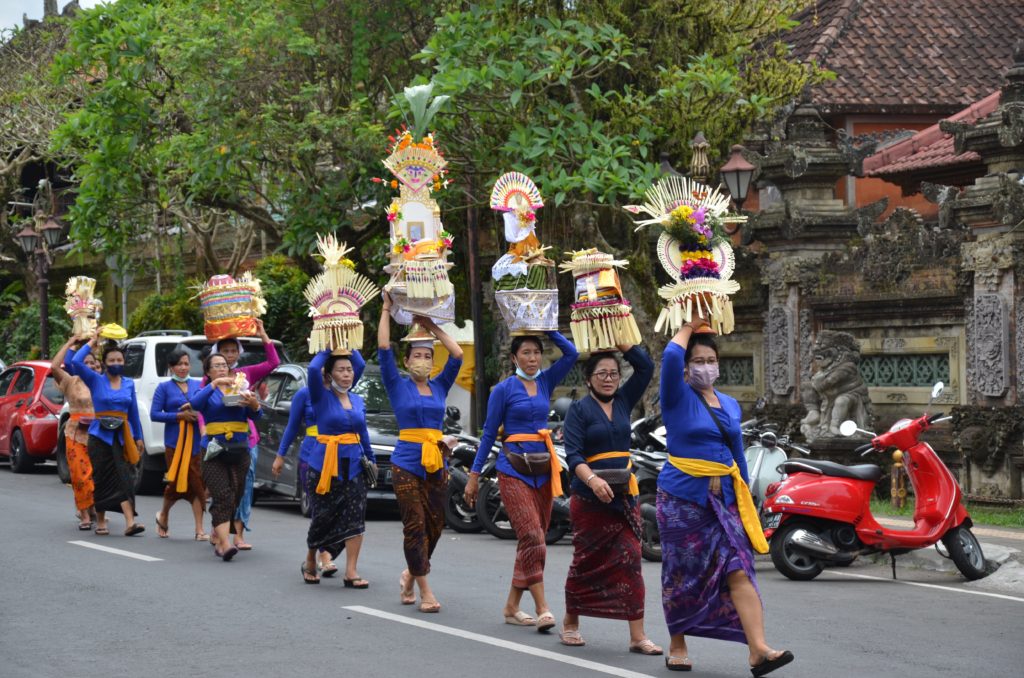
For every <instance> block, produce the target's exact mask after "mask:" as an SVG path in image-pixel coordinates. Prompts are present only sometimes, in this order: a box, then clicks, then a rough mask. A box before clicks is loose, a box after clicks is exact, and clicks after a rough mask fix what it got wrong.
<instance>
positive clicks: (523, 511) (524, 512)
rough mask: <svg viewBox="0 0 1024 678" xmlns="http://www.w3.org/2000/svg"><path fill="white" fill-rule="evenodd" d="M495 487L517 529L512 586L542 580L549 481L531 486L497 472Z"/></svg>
mask: <svg viewBox="0 0 1024 678" xmlns="http://www.w3.org/2000/svg"><path fill="white" fill-rule="evenodd" d="M498 490H499V491H500V492H501V501H502V503H504V504H505V511H506V512H507V513H508V520H509V522H510V523H512V529H513V530H515V533H516V542H517V544H516V564H515V567H514V568H513V570H512V586H514V587H516V588H517V589H528V588H530V587H531V586H533V585H534V584H541V583H543V582H544V562H545V560H546V558H547V553H548V547H547V544H546V543H545V542H544V536H545V535H546V534H547V531H548V525H549V524H550V523H551V483H544V484H543V485H541V486H540V487H538V488H533V487H530V486H529V485H527V484H526V483H524V482H523V481H522V480H519V479H518V478H515V477H513V476H508V475H505V474H504V473H499V474H498Z"/></svg>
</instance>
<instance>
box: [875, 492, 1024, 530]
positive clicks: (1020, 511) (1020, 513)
mask: <svg viewBox="0 0 1024 678" xmlns="http://www.w3.org/2000/svg"><path fill="white" fill-rule="evenodd" d="M967 512H968V513H970V514H971V520H973V521H974V524H975V525H986V526H992V527H1017V528H1024V508H1002V507H999V506H987V505H984V504H972V503H970V502H968V504H967ZM871 513H872V514H873V515H876V516H898V517H901V518H902V517H906V518H911V517H913V515H914V503H913V497H909V498H908V501H907V505H906V506H904V507H903V508H901V509H896V508H893V507H892V504H891V503H889V502H888V501H882V500H881V499H872V500H871Z"/></svg>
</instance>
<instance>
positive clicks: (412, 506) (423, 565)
mask: <svg viewBox="0 0 1024 678" xmlns="http://www.w3.org/2000/svg"><path fill="white" fill-rule="evenodd" d="M309 473H311V474H312V473H313V469H309ZM391 482H392V484H393V485H394V487H395V497H396V498H397V499H398V510H399V512H400V513H401V516H402V531H403V533H404V535H405V542H404V544H403V547H404V550H405V562H406V565H408V566H409V573H410V574H411V575H412V576H414V577H423V576H426V575H427V574H429V573H430V556H431V555H433V553H434V549H435V548H436V547H437V542H438V540H439V539H440V538H441V530H443V529H444V502H445V490H446V489H447V487H448V473H447V471H437V472H436V473H428V474H427V477H426V478H420V477H419V476H417V475H416V474H414V473H409V472H408V471H406V470H404V469H401V468H399V467H397V466H393V467H392V476H391Z"/></svg>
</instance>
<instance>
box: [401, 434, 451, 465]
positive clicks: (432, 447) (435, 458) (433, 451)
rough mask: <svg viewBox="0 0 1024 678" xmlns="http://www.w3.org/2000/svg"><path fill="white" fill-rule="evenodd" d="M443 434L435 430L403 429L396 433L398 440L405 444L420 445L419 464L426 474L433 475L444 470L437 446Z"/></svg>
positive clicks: (442, 459) (439, 449) (442, 458)
mask: <svg viewBox="0 0 1024 678" xmlns="http://www.w3.org/2000/svg"><path fill="white" fill-rule="evenodd" d="M442 437H444V434H443V433H441V431H439V430H438V429H436V428H403V429H402V430H401V431H399V432H398V439H399V440H404V441H405V442H407V443H420V444H421V445H422V446H423V447H422V450H423V452H422V454H421V456H420V463H421V464H423V469H424V470H425V471H426V472H427V473H434V472H435V471H440V470H441V469H442V468H444V457H442V456H441V448H439V447H438V446H437V444H438V443H439V442H441V438H442Z"/></svg>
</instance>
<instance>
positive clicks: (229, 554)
mask: <svg viewBox="0 0 1024 678" xmlns="http://www.w3.org/2000/svg"><path fill="white" fill-rule="evenodd" d="M213 553H214V555H216V556H217V557H218V558H220V559H221V560H223V561H224V562H225V563H226V562H228V561H230V560H231V559H232V558H234V557H235V556H236V555H238V549H237V548H235V547H234V546H229V547H228V549H227V550H226V551H224V552H221V551H219V550H217V547H216V546H214V547H213Z"/></svg>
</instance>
